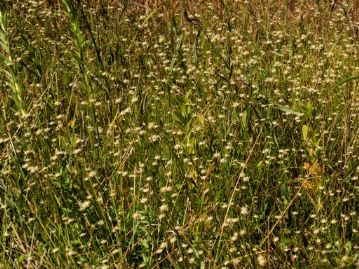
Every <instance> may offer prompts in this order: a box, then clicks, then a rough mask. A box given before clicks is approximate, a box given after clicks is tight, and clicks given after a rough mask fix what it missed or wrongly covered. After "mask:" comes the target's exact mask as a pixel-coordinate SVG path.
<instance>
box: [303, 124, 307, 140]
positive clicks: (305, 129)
mask: <svg viewBox="0 0 359 269" xmlns="http://www.w3.org/2000/svg"><path fill="white" fill-rule="evenodd" d="M308 132H309V126H308V125H305V124H304V125H303V127H302V135H303V140H304V141H307V139H308Z"/></svg>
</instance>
